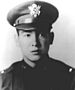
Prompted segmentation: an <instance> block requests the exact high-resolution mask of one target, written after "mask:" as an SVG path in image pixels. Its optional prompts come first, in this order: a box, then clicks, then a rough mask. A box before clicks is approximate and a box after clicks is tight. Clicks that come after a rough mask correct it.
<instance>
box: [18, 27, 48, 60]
mask: <svg viewBox="0 0 75 90" xmlns="http://www.w3.org/2000/svg"><path fill="white" fill-rule="evenodd" d="M18 40H19V44H20V47H21V49H22V52H23V56H24V57H25V58H28V59H29V60H31V61H37V60H39V59H40V58H41V57H42V56H43V55H45V54H47V53H48V49H49V32H45V30H37V29H36V28H33V27H32V28H25V29H19V35H18Z"/></svg>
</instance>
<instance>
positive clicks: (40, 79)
mask: <svg viewBox="0 0 75 90" xmlns="http://www.w3.org/2000/svg"><path fill="white" fill-rule="evenodd" d="M74 74H75V71H74V69H73V68H72V67H70V66H68V65H66V64H64V63H63V62H60V61H57V60H54V59H52V58H49V57H48V56H45V57H43V58H42V60H41V62H39V63H37V66H36V67H35V68H31V67H30V66H28V65H27V64H26V63H25V62H24V60H22V61H19V62H16V63H14V64H12V65H11V67H9V68H8V69H7V70H5V71H4V73H2V75H1V76H2V89H0V90H74V89H75V86H74V85H73V84H74Z"/></svg>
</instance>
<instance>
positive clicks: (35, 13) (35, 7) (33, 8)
mask: <svg viewBox="0 0 75 90" xmlns="http://www.w3.org/2000/svg"><path fill="white" fill-rule="evenodd" d="M28 8H29V10H30V14H31V15H32V16H34V17H35V18H36V17H37V16H39V15H40V8H41V6H39V5H37V4H32V5H31V6H29V7H28Z"/></svg>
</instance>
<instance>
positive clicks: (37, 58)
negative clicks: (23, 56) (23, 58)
mask: <svg viewBox="0 0 75 90" xmlns="http://www.w3.org/2000/svg"><path fill="white" fill-rule="evenodd" d="M40 58H41V56H40V55H33V56H31V57H29V59H30V60H31V61H38V60H39V59H40Z"/></svg>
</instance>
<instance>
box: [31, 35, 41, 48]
mask: <svg viewBox="0 0 75 90" xmlns="http://www.w3.org/2000/svg"><path fill="white" fill-rule="evenodd" d="M40 45H41V44H40V39H39V34H37V33H34V34H33V41H32V46H36V47H40Z"/></svg>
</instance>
